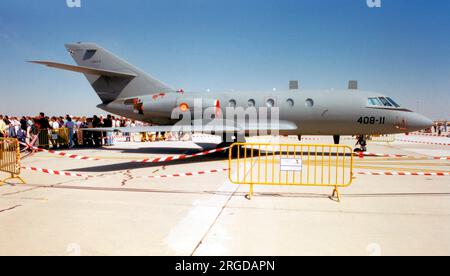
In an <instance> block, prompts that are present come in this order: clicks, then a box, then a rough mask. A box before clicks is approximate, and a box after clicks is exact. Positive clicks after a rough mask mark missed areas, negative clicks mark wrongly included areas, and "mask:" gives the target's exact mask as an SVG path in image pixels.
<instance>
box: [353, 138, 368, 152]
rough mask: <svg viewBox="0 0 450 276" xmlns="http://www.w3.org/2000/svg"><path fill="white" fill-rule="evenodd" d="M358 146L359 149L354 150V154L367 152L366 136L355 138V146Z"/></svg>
mask: <svg viewBox="0 0 450 276" xmlns="http://www.w3.org/2000/svg"><path fill="white" fill-rule="evenodd" d="M358 145H359V146H360V147H359V148H355V150H354V151H355V152H366V151H367V136H366V135H359V136H358V137H357V141H356V144H355V146H358Z"/></svg>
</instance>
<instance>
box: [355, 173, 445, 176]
mask: <svg viewBox="0 0 450 276" xmlns="http://www.w3.org/2000/svg"><path fill="white" fill-rule="evenodd" d="M355 174H358V175H375V176H381V175H385V176H450V172H355Z"/></svg>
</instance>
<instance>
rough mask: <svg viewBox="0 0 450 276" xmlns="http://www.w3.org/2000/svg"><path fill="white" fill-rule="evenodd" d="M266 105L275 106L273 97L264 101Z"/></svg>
mask: <svg viewBox="0 0 450 276" xmlns="http://www.w3.org/2000/svg"><path fill="white" fill-rule="evenodd" d="M266 106H267V107H269V108H271V107H274V106H275V100H274V99H268V100H267V101H266Z"/></svg>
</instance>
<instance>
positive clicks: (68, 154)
mask: <svg viewBox="0 0 450 276" xmlns="http://www.w3.org/2000/svg"><path fill="white" fill-rule="evenodd" d="M20 144H22V145H24V146H26V147H27V148H29V149H31V150H33V151H38V152H47V153H50V154H55V155H58V156H62V157H67V158H70V159H76V160H85V161H98V160H100V159H98V158H93V157H89V156H81V155H76V154H70V153H67V152H58V151H54V150H46V149H41V148H37V147H35V146H32V145H30V144H25V143H20Z"/></svg>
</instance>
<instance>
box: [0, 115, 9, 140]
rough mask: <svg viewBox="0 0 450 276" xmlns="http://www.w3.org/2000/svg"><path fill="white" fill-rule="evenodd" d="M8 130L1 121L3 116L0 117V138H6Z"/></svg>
mask: <svg viewBox="0 0 450 276" xmlns="http://www.w3.org/2000/svg"><path fill="white" fill-rule="evenodd" d="M7 130H8V126H7V125H6V123H5V121H4V120H3V115H0V138H3V137H6V135H7V133H6V131H7Z"/></svg>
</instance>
